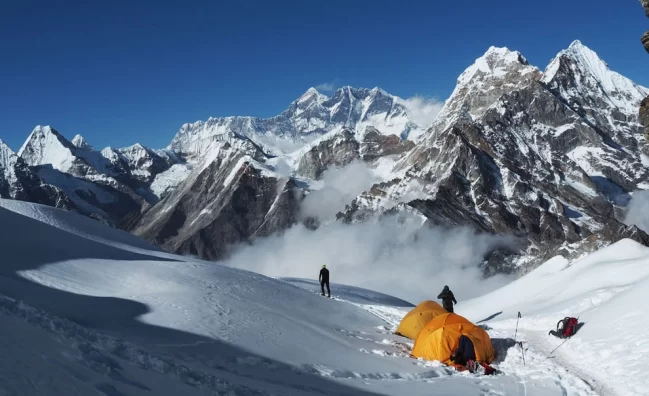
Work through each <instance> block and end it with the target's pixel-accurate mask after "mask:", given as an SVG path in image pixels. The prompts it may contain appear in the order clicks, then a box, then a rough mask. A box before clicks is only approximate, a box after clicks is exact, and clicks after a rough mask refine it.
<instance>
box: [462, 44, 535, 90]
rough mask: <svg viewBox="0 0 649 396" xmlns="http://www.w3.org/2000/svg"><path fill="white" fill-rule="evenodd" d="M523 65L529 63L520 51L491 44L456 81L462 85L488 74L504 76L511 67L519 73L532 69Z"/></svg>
mask: <svg viewBox="0 0 649 396" xmlns="http://www.w3.org/2000/svg"><path fill="white" fill-rule="evenodd" d="M525 66H529V63H528V62H527V59H525V57H523V55H521V53H520V52H518V51H512V50H510V49H509V48H507V47H494V46H492V47H489V49H488V50H487V52H485V53H484V55H482V56H481V57H479V58H477V59H476V60H475V63H473V65H471V66H469V67H468V68H467V69H466V70H465V71H464V73H462V74H461V75H460V77H459V78H458V80H457V83H458V85H460V86H464V85H467V84H469V83H471V82H472V81H473V80H474V79H477V78H480V77H482V78H484V77H485V76H488V75H492V76H494V77H499V76H504V75H506V74H507V73H508V72H509V71H510V70H512V69H515V70H517V71H519V70H520V71H521V73H525V72H530V71H532V70H533V69H527V68H524V67H525Z"/></svg>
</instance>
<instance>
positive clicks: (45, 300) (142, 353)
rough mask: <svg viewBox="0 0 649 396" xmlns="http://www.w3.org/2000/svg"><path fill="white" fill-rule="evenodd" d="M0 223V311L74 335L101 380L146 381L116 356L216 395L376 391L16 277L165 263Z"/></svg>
mask: <svg viewBox="0 0 649 396" xmlns="http://www.w3.org/2000/svg"><path fill="white" fill-rule="evenodd" d="M0 224H3V225H5V227H7V228H6V229H9V227H11V232H10V233H6V234H5V235H3V237H2V238H0V251H3V252H5V256H4V257H3V258H2V262H0V311H4V312H5V313H7V312H8V313H9V314H12V315H18V316H20V317H23V318H24V319H26V320H27V321H28V322H29V323H30V324H33V325H36V326H39V327H42V328H43V329H45V330H46V331H49V332H53V333H55V334H56V335H57V336H59V335H61V334H63V336H64V337H66V338H71V339H73V340H74V342H73V344H74V345H76V347H77V348H78V349H79V355H80V356H82V359H83V361H84V362H85V363H86V364H87V365H88V366H89V367H90V368H91V369H93V370H96V371H98V372H100V373H102V375H105V376H106V378H107V379H112V380H117V381H119V382H121V383H123V384H126V385H128V386H135V387H138V388H139V389H144V387H145V385H142V384H140V383H138V382H137V381H134V380H132V379H128V378H123V377H121V376H120V375H121V374H120V372H121V371H120V370H119V365H118V363H116V361H115V359H116V358H120V359H125V360H127V361H128V362H130V363H131V364H133V365H135V366H137V367H139V368H140V369H145V370H150V371H155V372H163V373H165V374H168V375H172V376H174V378H176V379H177V380H179V381H182V382H183V383H185V384H187V385H190V386H192V387H208V388H209V389H212V390H214V391H217V392H223V391H224V390H226V389H227V390H231V389H235V392H234V393H236V394H246V395H267V394H269V392H270V393H274V394H296V395H311V394H336V395H367V396H369V395H374V394H375V393H371V392H367V391H363V390H362V389H358V388H355V387H352V386H347V385H345V384H342V383H340V382H336V381H334V380H331V379H327V378H325V377H322V376H319V375H316V374H313V373H309V372H306V371H304V370H300V369H299V368H297V367H294V366H291V365H289V364H286V363H283V362H280V361H277V360H273V359H270V358H267V357H264V356H260V355H257V354H255V353H253V352H250V351H247V350H245V349H243V348H240V347H238V346H234V345H231V344H228V343H225V342H223V341H220V340H216V339H210V338H208V337H204V336H199V335H195V334H191V333H187V332H183V331H179V330H174V329H170V328H165V327H160V326H155V325H150V324H146V323H143V322H141V321H140V320H138V317H140V316H141V315H144V314H146V313H148V312H151V309H150V308H149V307H148V306H147V305H145V304H142V303H140V302H136V301H131V300H127V299H122V298H114V297H93V296H85V295H80V294H75V293H70V292H67V291H63V290H58V289H55V288H50V287H47V286H44V285H41V284H37V283H35V282H32V281H30V280H28V279H25V278H22V277H20V276H19V275H18V274H17V271H23V270H29V269H37V268H39V267H41V266H43V265H46V264H50V263H55V262H60V261H65V260H78V259H84V258H86V259H88V258H93V259H110V260H127V261H133V260H156V261H164V260H161V259H160V258H158V257H153V256H148V255H144V254H138V253H132V252H128V251H123V250H120V249H118V248H114V247H111V246H108V245H105V244H102V243H98V242H95V241H92V240H89V239H86V238H82V237H80V236H77V235H74V234H71V233H68V232H65V231H62V230H60V229H58V228H55V227H53V226H50V225H47V224H44V223H41V222H39V221H36V220H33V219H31V218H28V217H25V216H22V215H18V214H15V213H13V212H11V211H8V210H6V209H4V208H0ZM17 252H18V253H17ZM12 253H15V254H12ZM167 261H169V260H167ZM170 261H174V260H170ZM107 265H110V264H109V262H108V261H107ZM1 295H6V296H8V297H10V298H12V299H15V300H18V302H16V301H13V302H12V300H10V299H7V298H3V297H2V296H1ZM23 304H27V305H28V306H29V307H28V308H25V306H24V305H23ZM31 307H33V308H31ZM25 309H31V310H33V311H43V312H40V313H38V314H33V312H32V315H31V316H30V315H26V314H25ZM52 315H54V316H52ZM98 330H99V331H101V333H99V332H97V331H98ZM27 375H29V374H27ZM104 388H105V389H104V390H105V391H107V393H106V392H104V394H111V392H112V391H111V390H110V389H112V388H110V385H105V386H104ZM99 390H101V389H99ZM102 392H103V391H102Z"/></svg>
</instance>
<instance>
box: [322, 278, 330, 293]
mask: <svg viewBox="0 0 649 396" xmlns="http://www.w3.org/2000/svg"><path fill="white" fill-rule="evenodd" d="M325 285H327V295H328V296H331V289H329V281H328V280H327V281H320V288H321V289H322V294H323V295H324V287H325Z"/></svg>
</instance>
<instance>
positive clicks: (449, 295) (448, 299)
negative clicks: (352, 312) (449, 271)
mask: <svg viewBox="0 0 649 396" xmlns="http://www.w3.org/2000/svg"><path fill="white" fill-rule="evenodd" d="M437 298H441V299H442V305H443V306H444V309H445V310H447V311H448V312H453V304H454V303H455V304H457V301H456V300H455V296H454V295H453V292H452V291H451V289H449V288H448V286H444V290H442V292H441V293H439V296H437Z"/></svg>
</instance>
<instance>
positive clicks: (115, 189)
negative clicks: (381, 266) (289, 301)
mask: <svg viewBox="0 0 649 396" xmlns="http://www.w3.org/2000/svg"><path fill="white" fill-rule="evenodd" d="M648 95H649V89H647V88H645V87H642V86H639V85H637V84H635V83H633V82H632V81H631V80H629V79H627V78H626V77H624V76H622V75H620V74H618V73H616V72H614V71H612V70H610V69H609V67H608V66H607V64H606V63H605V62H604V61H603V60H601V59H600V58H599V57H598V56H597V54H596V53H595V52H593V51H592V50H590V49H589V48H587V47H586V46H584V45H583V44H582V43H580V42H579V41H575V42H573V43H572V44H571V45H570V47H569V48H567V49H566V50H563V51H561V52H560V53H559V54H558V55H557V56H556V57H555V58H554V59H553V60H552V61H551V63H550V64H549V65H548V66H547V67H546V68H545V70H544V71H542V70H540V69H538V68H536V67H534V66H532V65H530V64H529V63H528V62H527V60H526V59H525V58H524V57H523V56H522V55H521V54H520V53H518V52H516V51H511V50H509V49H506V48H496V47H492V48H490V49H489V50H488V51H487V52H486V53H485V54H484V55H483V56H481V57H480V58H478V59H476V62H475V63H474V64H473V65H471V66H469V68H468V69H466V70H465V71H464V72H463V73H462V74H461V75H460V77H459V78H458V81H457V86H456V88H455V90H454V92H453V93H452V95H451V96H450V98H449V99H448V100H447V101H446V102H445V104H444V107H443V109H442V110H441V112H440V114H439V115H438V116H437V118H436V120H435V121H434V122H433V123H432V125H418V124H416V123H415V122H414V117H413V116H412V114H410V113H409V109H408V106H407V103H406V101H404V100H403V99H401V98H399V97H396V96H394V95H390V94H388V93H386V92H385V91H383V90H381V89H379V88H373V89H357V88H351V87H344V88H341V89H338V90H337V91H335V92H334V93H333V94H332V95H331V96H330V97H329V96H325V95H323V94H322V93H320V92H318V91H317V90H316V89H314V88H310V89H309V90H307V91H306V92H305V93H304V94H303V95H302V96H301V97H300V98H298V99H297V100H296V101H294V102H292V103H291V104H290V105H289V107H288V108H287V109H286V110H285V111H284V112H282V113H281V114H279V115H277V116H275V117H272V118H267V119H263V118H255V117H226V118H210V119H208V120H207V121H204V122H203V121H199V122H195V123H191V124H185V125H183V126H182V127H181V128H180V130H179V131H178V133H177V134H176V136H175V137H174V138H173V140H172V141H171V143H170V144H169V146H168V147H166V148H164V149H162V150H153V149H150V148H147V147H144V146H142V145H140V144H135V145H133V146H131V147H127V148H122V149H114V148H111V147H107V148H105V149H103V150H101V151H97V150H95V149H94V148H93V147H92V146H91V145H90V144H89V143H88V142H86V140H85V139H84V138H83V137H81V136H75V137H74V138H73V139H72V140H71V141H70V140H67V139H66V138H64V137H63V136H62V135H61V134H60V133H59V132H57V131H56V130H55V129H53V128H51V127H48V126H38V127H36V128H35V129H34V131H33V132H32V133H31V134H30V135H29V137H28V138H27V140H26V142H25V143H24V144H23V146H22V147H21V148H20V150H19V151H18V152H17V153H14V152H13V151H12V150H11V149H10V148H9V147H8V146H7V145H5V144H4V143H2V142H1V141H0V196H2V197H5V198H7V197H8V198H14V199H21V200H26V201H33V202H38V203H44V204H47V205H52V206H56V207H61V208H66V209H70V210H75V211H78V212H80V213H83V214H85V215H88V216H90V217H93V218H95V219H97V220H99V221H102V222H104V223H107V224H111V225H113V226H115V227H119V228H122V229H125V230H129V231H131V232H134V233H135V234H138V235H141V236H143V237H144V238H146V239H148V240H150V241H152V242H154V243H156V244H158V245H159V246H161V247H162V248H165V249H168V250H170V251H174V252H178V253H184V254H192V255H197V256H199V257H202V258H206V259H220V258H223V257H224V256H225V255H227V252H228V248H229V247H231V246H232V245H234V244H237V243H240V242H243V241H250V240H253V239H254V238H256V237H259V236H266V235H271V234H274V233H277V232H281V231H282V230H284V229H286V228H288V227H291V226H292V225H294V224H296V223H298V222H305V223H307V224H308V225H309V226H310V227H315V226H318V224H319V222H320V220H323V219H312V218H304V216H301V215H300V210H299V209H300V205H301V202H302V200H303V199H304V197H305V196H307V195H308V194H309V192H310V191H311V190H313V189H316V188H318V186H319V185H321V182H320V179H321V178H322V177H323V175H324V174H325V172H326V171H327V170H328V169H330V168H332V167H341V166H345V165H348V164H350V163H352V162H354V161H361V162H363V163H365V164H366V165H367V166H368V167H370V168H372V169H374V170H375V171H376V172H377V173H379V174H380V175H381V179H382V181H380V182H378V183H376V184H374V185H373V186H371V187H370V188H368V189H367V191H365V192H363V193H361V194H360V195H358V196H357V197H356V198H354V199H351V200H350V202H348V205H347V206H346V208H344V209H343V208H341V211H340V213H338V215H337V217H336V218H337V221H339V222H346V223H353V222H359V221H372V219H376V218H379V217H381V216H386V215H392V214H406V213H407V214H410V215H415V216H419V217H420V218H421V219H422V223H424V224H430V225H438V226H454V225H469V226H471V227H474V228H475V229H477V230H480V231H483V232H489V233H496V234H505V233H513V234H515V235H517V236H519V237H520V238H521V239H522V240H523V241H524V243H523V248H522V249H521V250H520V251H516V252H511V251H504V250H503V251H494V252H492V254H491V255H490V256H489V257H486V262H487V264H488V265H487V268H488V269H489V270H490V271H514V270H516V269H517V268H519V267H521V266H530V265H533V264H534V263H536V262H538V261H539V260H542V259H544V258H547V256H549V255H555V254H557V253H562V254H564V255H568V256H569V255H576V254H581V253H582V252H585V251H592V250H593V249H595V248H599V247H601V246H604V245H608V244H610V243H612V242H615V241H617V240H619V239H621V238H624V237H629V238H633V239H635V240H637V241H640V242H642V243H644V244H649V236H647V234H645V233H644V232H643V231H641V230H639V229H637V228H636V227H630V226H627V225H625V224H624V223H623V221H622V220H623V218H624V211H625V210H624V208H625V206H626V205H627V203H628V201H629V199H630V193H632V192H633V191H636V190H645V189H648V188H649V156H648V155H649V152H647V147H648V146H647V142H645V140H644V137H643V135H642V127H641V125H640V124H639V121H638V115H637V113H638V111H637V109H638V106H639V104H640V102H641V101H642V99H643V98H645V97H646V96H648Z"/></svg>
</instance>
